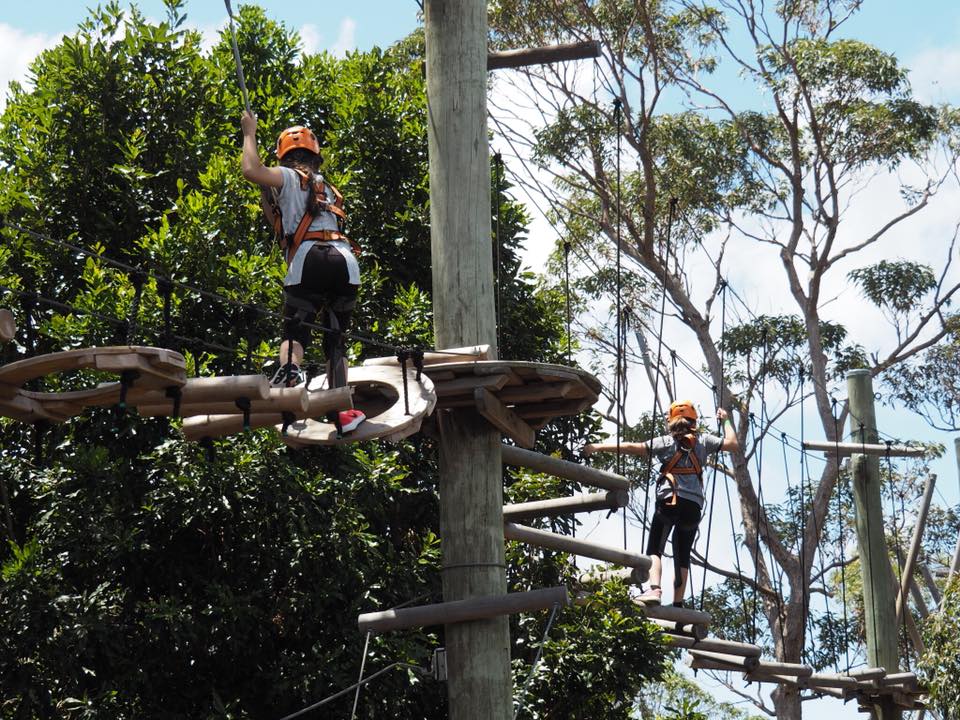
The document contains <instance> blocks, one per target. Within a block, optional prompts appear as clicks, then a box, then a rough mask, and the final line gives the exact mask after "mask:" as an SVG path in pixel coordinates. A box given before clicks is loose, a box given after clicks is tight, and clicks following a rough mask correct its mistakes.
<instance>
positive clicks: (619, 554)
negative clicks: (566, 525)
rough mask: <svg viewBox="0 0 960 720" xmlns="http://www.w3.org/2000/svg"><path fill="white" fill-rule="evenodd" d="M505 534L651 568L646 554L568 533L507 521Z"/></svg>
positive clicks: (563, 550) (506, 536)
mask: <svg viewBox="0 0 960 720" xmlns="http://www.w3.org/2000/svg"><path fill="white" fill-rule="evenodd" d="M503 535H504V537H505V538H506V539H507V540H517V541H519V542H525V543H528V544H530V545H535V546H537V547H542V548H547V549H549V550H557V551H559V552H567V553H572V554H574V555H580V556H582V557H588V558H593V559H594V560H602V561H603V562H609V563H616V564H617V565H625V566H627V567H633V568H640V569H642V570H645V571H646V570H649V569H650V558H649V557H647V556H646V555H641V554H639V553H635V552H630V551H629V550H621V549H620V548H617V547H612V546H610V545H601V544H600V543H595V542H589V541H587V540H579V539H577V538H573V537H570V536H568V535H557V534H556V533H551V532H547V531H545V530H537V529H535V528H531V527H527V526H526V525H515V524H514V523H505V524H504V526H503Z"/></svg>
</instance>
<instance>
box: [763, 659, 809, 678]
mask: <svg viewBox="0 0 960 720" xmlns="http://www.w3.org/2000/svg"><path fill="white" fill-rule="evenodd" d="M756 670H757V672H759V673H766V674H767V675H787V676H790V677H802V678H807V677H810V676H811V675H813V668H812V667H810V666H809V665H801V664H800V663H784V662H774V661H773V660H761V661H760V662H758V663H757V667H756Z"/></svg>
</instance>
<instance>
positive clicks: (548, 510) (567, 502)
mask: <svg viewBox="0 0 960 720" xmlns="http://www.w3.org/2000/svg"><path fill="white" fill-rule="evenodd" d="M629 502H630V496H629V495H628V494H627V493H626V492H624V491H623V490H607V492H603V493H586V494H583V495H573V496H571V497H564V498H554V499H552V500H535V501H532V502H525V503H512V504H510V505H504V506H503V519H504V520H510V521H515V520H529V519H531V518H538V517H556V516H558V515H571V514H574V513H582V512H593V511H595V510H616V509H617V508H622V507H626V505H627V504H628V503H629ZM641 582H642V581H641Z"/></svg>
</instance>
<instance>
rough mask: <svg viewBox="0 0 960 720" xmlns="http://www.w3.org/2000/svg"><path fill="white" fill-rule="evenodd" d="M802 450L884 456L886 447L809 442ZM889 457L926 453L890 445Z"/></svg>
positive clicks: (913, 448)
mask: <svg viewBox="0 0 960 720" xmlns="http://www.w3.org/2000/svg"><path fill="white" fill-rule="evenodd" d="M803 449H804V450H821V451H823V454H824V455H831V456H835V455H838V454H839V455H840V456H841V457H846V456H848V455H884V456H885V455H886V454H887V450H888V448H887V446H886V445H880V444H877V443H863V444H861V443H831V442H811V441H807V442H804V443H803ZM889 450H890V457H923V456H924V455H926V454H927V451H926V450H925V449H923V448H922V447H912V446H910V445H890V447H889Z"/></svg>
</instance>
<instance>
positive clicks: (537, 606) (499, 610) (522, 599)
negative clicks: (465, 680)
mask: <svg viewBox="0 0 960 720" xmlns="http://www.w3.org/2000/svg"><path fill="white" fill-rule="evenodd" d="M569 604H570V597H569V595H568V594H567V588H566V587H564V586H558V587H552V588H544V589H542V590H531V591H530V592H518V593H508V594H507V595H488V596H483V597H476V598H470V599H467V600H453V601H451V602H444V603H437V604H434V605H420V606H417V607H408V608H399V609H396V610H384V611H381V612H372V613H364V614H363V615H360V616H359V617H358V618H357V625H358V627H359V628H360V631H361V632H387V631H390V630H403V629H405V628H412V627H429V626H431V625H450V624H452V623H461V622H469V621H471V620H486V619H488V618H492V617H499V616H501V615H514V614H516V613H524V612H534V611H537V610H546V609H548V608H551V607H553V606H554V605H559V606H561V607H564V606H566V605H569Z"/></svg>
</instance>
